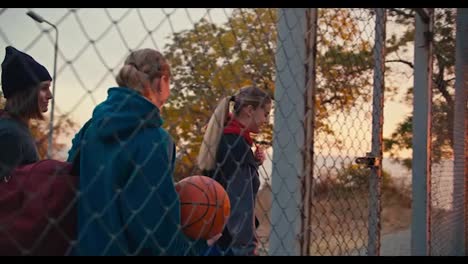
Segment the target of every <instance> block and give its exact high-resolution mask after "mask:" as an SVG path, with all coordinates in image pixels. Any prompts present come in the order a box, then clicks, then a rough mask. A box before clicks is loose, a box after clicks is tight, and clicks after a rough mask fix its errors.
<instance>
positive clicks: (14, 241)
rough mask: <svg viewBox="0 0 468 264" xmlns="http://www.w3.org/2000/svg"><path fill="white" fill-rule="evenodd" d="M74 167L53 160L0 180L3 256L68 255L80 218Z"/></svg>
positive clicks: (0, 231) (25, 168) (21, 168)
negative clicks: (72, 170) (78, 215)
mask: <svg viewBox="0 0 468 264" xmlns="http://www.w3.org/2000/svg"><path fill="white" fill-rule="evenodd" d="M71 169H72V165H71V163H67V162H61V161H57V160H50V159H49V160H42V161H38V162H36V163H33V164H29V165H24V166H19V167H18V168H16V169H15V170H14V171H13V172H12V173H11V175H10V177H8V178H5V179H0V180H1V182H0V255H65V254H67V251H68V250H69V249H70V242H71V241H72V240H75V236H76V224H77V219H78V217H77V211H76V198H75V193H76V191H77V189H76V188H77V184H78V177H77V176H73V175H75V174H73V173H72V172H71ZM72 174H73V175H72Z"/></svg>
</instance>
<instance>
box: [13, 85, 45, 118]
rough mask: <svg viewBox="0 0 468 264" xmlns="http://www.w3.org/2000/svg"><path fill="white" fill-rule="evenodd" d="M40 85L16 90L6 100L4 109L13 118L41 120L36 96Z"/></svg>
mask: <svg viewBox="0 0 468 264" xmlns="http://www.w3.org/2000/svg"><path fill="white" fill-rule="evenodd" d="M40 89H41V85H40V84H39V85H36V86H33V87H29V88H26V89H22V90H17V91H16V92H15V93H14V94H13V95H11V96H9V97H8V99H7V101H6V106H5V110H6V111H7V112H8V114H10V115H11V116H13V117H15V118H26V119H40V120H43V119H44V116H43V115H42V112H41V109H40V108H39V104H38V96H39V90H40Z"/></svg>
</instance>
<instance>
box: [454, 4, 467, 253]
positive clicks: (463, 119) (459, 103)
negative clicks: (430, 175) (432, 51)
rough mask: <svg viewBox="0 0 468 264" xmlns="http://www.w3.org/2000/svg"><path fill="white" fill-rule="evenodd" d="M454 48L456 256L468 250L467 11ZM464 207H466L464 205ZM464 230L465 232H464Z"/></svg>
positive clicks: (460, 19)
mask: <svg viewBox="0 0 468 264" xmlns="http://www.w3.org/2000/svg"><path fill="white" fill-rule="evenodd" d="M455 45H456V48H455V74H456V76H455V78H456V79H455V106H454V122H453V125H454V129H453V139H454V146H453V150H454V158H455V161H454V166H453V169H454V171H453V174H454V181H453V184H454V186H453V196H454V198H453V202H454V206H453V208H454V209H457V210H456V212H455V213H456V214H457V216H456V219H463V220H464V221H458V222H457V224H458V226H456V227H455V230H456V233H455V240H456V241H455V243H454V244H455V245H457V246H456V249H454V250H455V251H454V254H455V255H464V254H467V253H468V250H467V248H466V246H467V239H468V237H467V234H468V233H467V227H468V226H467V220H468V215H467V212H468V210H467V209H468V200H467V186H468V185H467V173H468V170H467V160H466V156H467V154H468V142H467V140H468V138H467V135H468V134H467V132H468V113H467V109H468V108H467V103H468V9H467V8H458V9H457V18H456V44H455ZM463 203H464V204H463ZM458 209H459V210H458ZM462 230H464V232H463V231H462Z"/></svg>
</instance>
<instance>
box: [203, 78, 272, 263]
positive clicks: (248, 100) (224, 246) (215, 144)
mask: <svg viewBox="0 0 468 264" xmlns="http://www.w3.org/2000/svg"><path fill="white" fill-rule="evenodd" d="M231 103H232V104H233V106H232V108H233V111H232V113H230V111H229V109H230V104H231ZM271 104H272V99H271V97H270V96H269V95H268V94H267V93H266V92H264V91H263V90H261V89H260V88H258V87H255V86H247V87H243V88H241V89H240V90H239V92H238V93H237V94H236V95H234V96H228V97H225V98H223V99H222V100H221V101H220V103H219V104H218V106H217V107H216V109H215V111H214V113H213V115H212V116H211V118H210V121H209V122H208V125H207V129H206V132H205V134H204V138H203V142H202V145H201V148H200V153H199V155H198V166H199V168H200V169H202V170H203V172H204V174H205V175H207V176H210V177H212V178H214V179H216V180H217V181H218V182H219V183H220V184H221V185H222V186H223V187H224V188H225V189H226V191H227V193H228V195H229V199H230V202H231V215H230V217H229V219H228V223H227V225H226V227H225V229H224V231H223V235H222V236H221V238H220V239H219V240H218V241H217V242H216V248H214V250H213V252H216V251H218V252H220V253H221V254H223V255H236V256H248V255H257V252H256V247H257V243H258V239H257V237H256V234H255V229H256V225H257V224H256V218H255V199H256V195H257V192H258V189H259V186H260V180H259V174H258V167H259V166H260V165H261V164H262V163H263V161H264V159H265V154H264V152H263V151H262V150H261V149H260V148H257V149H256V151H255V153H254V152H253V151H252V149H251V148H252V147H253V139H252V137H251V133H259V132H260V129H261V127H262V125H264V124H265V123H266V122H267V121H268V116H269V114H270V111H271ZM213 254H216V253H213Z"/></svg>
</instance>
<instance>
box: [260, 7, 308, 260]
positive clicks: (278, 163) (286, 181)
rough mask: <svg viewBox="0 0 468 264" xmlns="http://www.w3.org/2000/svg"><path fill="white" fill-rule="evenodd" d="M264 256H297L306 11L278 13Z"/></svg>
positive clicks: (302, 140) (285, 10)
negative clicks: (269, 199)
mask: <svg viewBox="0 0 468 264" xmlns="http://www.w3.org/2000/svg"><path fill="white" fill-rule="evenodd" d="M278 19H279V21H278V48H277V52H276V72H277V76H276V84H275V85H276V89H275V119H274V130H273V133H274V138H273V169H272V196H273V197H274V198H273V199H272V210H271V231H270V240H269V241H270V243H269V250H268V252H269V254H270V255H299V254H300V245H299V232H300V225H301V212H300V210H301V207H302V206H301V201H300V200H301V180H302V177H303V174H304V170H303V151H304V117H305V113H304V110H305V96H304V95H305V67H304V64H305V62H306V59H305V58H306V57H305V50H306V49H305V31H306V9H304V8H300V9H292V8H291V9H290V8H284V9H283V8H281V9H280V10H279V12H278Z"/></svg>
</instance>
